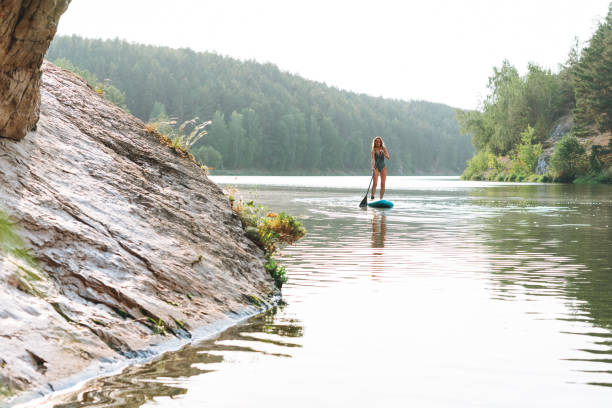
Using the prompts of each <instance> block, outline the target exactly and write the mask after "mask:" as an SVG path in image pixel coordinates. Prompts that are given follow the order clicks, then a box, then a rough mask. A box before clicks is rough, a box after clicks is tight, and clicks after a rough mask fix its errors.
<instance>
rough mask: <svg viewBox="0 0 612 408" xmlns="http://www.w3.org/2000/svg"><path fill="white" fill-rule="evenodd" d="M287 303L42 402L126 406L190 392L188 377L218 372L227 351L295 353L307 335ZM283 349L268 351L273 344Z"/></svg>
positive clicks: (68, 406)
mask: <svg viewBox="0 0 612 408" xmlns="http://www.w3.org/2000/svg"><path fill="white" fill-rule="evenodd" d="M283 307H284V306H283V305H282V304H281V305H280V306H278V307H275V308H273V309H272V310H270V311H268V312H266V313H264V314H263V315H260V316H256V317H254V318H252V319H250V320H249V321H248V322H247V323H245V324H242V325H238V326H235V327H231V328H230V329H228V330H226V331H225V332H223V333H221V335H219V336H218V337H216V338H214V339H211V340H207V341H203V342H201V343H199V344H196V345H192V346H186V347H185V348H183V349H181V350H179V351H176V352H172V353H166V354H164V355H163V356H162V357H161V358H159V359H157V360H154V361H152V362H150V363H148V364H143V365H138V366H132V367H128V368H127V369H126V370H124V371H123V372H122V373H121V374H119V375H116V376H112V377H107V378H101V379H98V380H94V381H92V382H91V383H89V384H88V385H87V386H86V387H85V388H84V389H83V390H81V391H79V392H75V393H70V394H67V395H64V396H62V397H61V398H54V399H53V401H49V402H47V403H41V404H40V405H38V406H39V407H49V408H50V407H54V408H76V407H105V408H106V407H125V408H137V407H140V406H142V405H144V404H145V403H147V402H149V401H154V400H155V399H156V398H158V397H170V398H173V397H177V396H180V395H183V394H185V393H187V390H188V384H186V380H187V379H189V378H192V377H195V376H198V375H203V374H206V373H210V372H214V371H216V369H217V368H218V367H219V365H220V364H223V363H226V357H225V355H226V354H228V353H234V352H247V353H260V354H264V355H271V356H275V357H281V358H287V357H291V349H292V348H295V347H301V345H300V344H298V343H297V342H296V341H294V340H293V339H296V338H299V337H302V332H303V329H302V327H301V326H300V324H299V322H298V321H296V320H295V319H290V318H286V317H284V316H282V309H283ZM270 345H272V346H276V347H275V349H278V350H282V352H278V351H277V352H270V351H266V350H267V349H268V348H269V347H268V346H270Z"/></svg>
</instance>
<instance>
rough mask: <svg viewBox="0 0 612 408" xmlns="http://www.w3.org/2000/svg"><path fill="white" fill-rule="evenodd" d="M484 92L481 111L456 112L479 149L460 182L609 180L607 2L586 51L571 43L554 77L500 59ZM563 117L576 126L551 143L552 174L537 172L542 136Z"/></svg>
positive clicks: (610, 43) (611, 16) (611, 30)
mask: <svg viewBox="0 0 612 408" xmlns="http://www.w3.org/2000/svg"><path fill="white" fill-rule="evenodd" d="M488 87H489V91H490V93H489V95H488V96H487V97H486V98H485V100H484V101H483V102H482V108H481V109H480V110H477V111H460V112H458V119H459V122H460V125H461V129H462V132H465V133H469V134H471V135H472V143H473V144H474V146H475V147H476V150H477V153H476V155H475V156H474V157H473V158H472V159H471V160H470V162H469V163H468V168H467V169H466V171H465V172H464V174H463V177H464V178H467V179H490V180H510V181H515V180H516V181H521V180H524V179H527V180H544V181H546V180H558V181H572V180H575V179H578V180H579V181H581V180H582V181H595V182H612V167H611V166H612V138H610V133H609V132H611V131H612V3H610V5H609V8H608V15H607V17H606V18H605V19H604V21H602V22H601V23H600V24H599V26H598V28H597V30H596V32H595V33H594V34H593V37H592V38H591V39H590V40H589V41H588V43H587V44H586V45H585V46H584V47H583V48H580V46H579V45H578V44H576V45H575V46H574V47H573V48H572V49H571V51H570V53H569V56H568V59H567V61H566V62H565V63H564V64H562V65H560V67H559V71H558V72H556V73H554V72H552V71H551V70H549V69H544V68H541V67H539V66H538V65H536V64H530V65H529V67H528V72H527V73H526V74H525V75H523V76H521V75H519V72H518V70H517V69H516V68H515V67H514V66H512V65H511V64H510V63H509V62H508V61H504V63H503V64H502V66H501V67H500V68H494V70H493V75H492V76H491V77H490V78H489V83H488ZM568 117H569V118H570V120H571V122H572V123H573V126H572V128H571V131H570V132H568V133H567V134H565V135H564V136H563V138H562V139H561V140H560V141H559V142H558V143H556V144H555V145H554V152H553V153H552V156H551V157H550V166H549V172H547V173H546V174H539V175H536V174H535V172H536V166H537V164H538V161H539V158H540V156H541V155H542V153H543V148H544V147H546V144H547V143H548V144H550V143H551V141H550V140H547V137H548V136H549V134H550V133H551V130H552V129H553V127H554V126H555V124H556V123H557V122H558V121H560V120H562V119H564V118H568ZM555 142H556V141H555ZM606 143H607V144H606Z"/></svg>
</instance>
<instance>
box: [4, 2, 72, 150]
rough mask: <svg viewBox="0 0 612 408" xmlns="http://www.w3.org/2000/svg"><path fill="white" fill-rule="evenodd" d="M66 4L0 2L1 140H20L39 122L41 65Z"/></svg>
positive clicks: (66, 6)
mask: <svg viewBox="0 0 612 408" xmlns="http://www.w3.org/2000/svg"><path fill="white" fill-rule="evenodd" d="M69 3H70V0H2V2H0V5H1V8H0V137H8V138H11V139H16V140H19V139H22V138H23V137H24V136H25V135H26V133H27V131H28V130H30V129H32V127H33V126H34V125H35V124H36V122H37V121H38V114H39V105H40V92H39V88H40V76H41V72H40V65H41V64H42V60H43V57H44V55H45V53H46V52H47V49H48V48H49V44H50V43H51V40H52V39H53V36H54V35H55V31H56V30H57V23H58V22H59V18H60V16H61V15H62V14H63V13H64V11H66V9H67V8H68V4H69Z"/></svg>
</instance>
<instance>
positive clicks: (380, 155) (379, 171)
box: [370, 136, 389, 200]
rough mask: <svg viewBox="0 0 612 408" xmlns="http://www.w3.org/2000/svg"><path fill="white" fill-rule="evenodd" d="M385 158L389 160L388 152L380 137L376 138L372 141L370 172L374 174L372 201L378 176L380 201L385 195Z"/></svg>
mask: <svg viewBox="0 0 612 408" xmlns="http://www.w3.org/2000/svg"><path fill="white" fill-rule="evenodd" d="M385 157H386V158H387V160H388V159H389V152H387V147H386V146H385V142H383V140H382V137H380V136H376V137H375V138H374V140H372V172H373V173H374V184H373V185H372V195H371V196H370V198H371V199H372V200H373V199H374V194H375V193H376V183H377V181H378V176H380V199H381V200H382V198H383V196H384V195H385V180H386V179H387V165H386V164H385Z"/></svg>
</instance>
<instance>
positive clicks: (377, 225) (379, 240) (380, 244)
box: [372, 213, 387, 248]
mask: <svg viewBox="0 0 612 408" xmlns="http://www.w3.org/2000/svg"><path fill="white" fill-rule="evenodd" d="M386 233H387V224H386V220H385V214H383V215H381V216H380V218H379V216H378V214H377V213H374V217H372V248H384V247H385V234H386Z"/></svg>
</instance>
